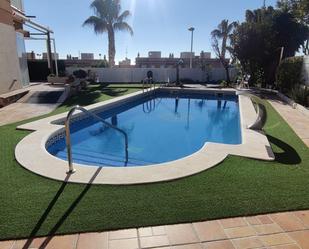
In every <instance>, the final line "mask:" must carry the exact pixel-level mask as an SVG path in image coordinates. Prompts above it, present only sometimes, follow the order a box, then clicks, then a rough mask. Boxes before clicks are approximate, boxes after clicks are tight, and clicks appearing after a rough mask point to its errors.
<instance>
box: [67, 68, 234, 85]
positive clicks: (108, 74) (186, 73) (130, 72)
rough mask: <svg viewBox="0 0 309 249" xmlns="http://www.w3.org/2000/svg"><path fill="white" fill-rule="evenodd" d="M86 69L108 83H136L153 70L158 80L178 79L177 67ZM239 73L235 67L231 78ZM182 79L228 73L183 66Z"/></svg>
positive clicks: (214, 78)
mask: <svg viewBox="0 0 309 249" xmlns="http://www.w3.org/2000/svg"><path fill="white" fill-rule="evenodd" d="M77 69H79V68H76V67H68V68H66V71H67V74H72V73H73V72H74V71H75V70H77ZM82 69H83V70H85V71H88V70H91V72H93V73H96V75H98V77H99V79H100V81H101V82H107V83H114V82H117V83H120V82H126V83H134V82H141V81H142V80H143V79H145V78H146V76H147V72H148V71H152V72H153V78H154V80H155V81H156V82H168V81H169V82H174V81H176V68H82ZM236 74H237V71H236V70H235V69H231V70H230V76H231V79H233V78H234V77H235V76H236ZM179 78H180V79H191V80H193V81H198V82H207V81H219V80H225V79H226V73H225V70H224V69H223V68H213V69H211V71H210V72H205V71H203V70H201V69H198V68H192V69H190V68H181V69H180V70H179Z"/></svg>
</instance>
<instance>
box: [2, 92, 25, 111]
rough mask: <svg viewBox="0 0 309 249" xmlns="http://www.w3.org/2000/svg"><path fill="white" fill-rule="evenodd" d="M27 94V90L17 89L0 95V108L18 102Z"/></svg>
mask: <svg viewBox="0 0 309 249" xmlns="http://www.w3.org/2000/svg"><path fill="white" fill-rule="evenodd" d="M28 92H29V89H18V90H15V91H11V92H8V93H4V94H1V95H0V107H4V106H7V105H9V104H12V103H14V102H16V101H17V100H19V99H20V98H21V97H23V96H24V95H26V94H27V93H28Z"/></svg>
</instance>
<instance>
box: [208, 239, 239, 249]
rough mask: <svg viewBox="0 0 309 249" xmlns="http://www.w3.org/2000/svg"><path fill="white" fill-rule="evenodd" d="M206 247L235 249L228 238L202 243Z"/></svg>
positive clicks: (209, 248) (211, 248) (210, 248)
mask: <svg viewBox="0 0 309 249" xmlns="http://www.w3.org/2000/svg"><path fill="white" fill-rule="evenodd" d="M204 246H205V248H206V249H235V247H234V246H233V244H232V242H231V241H229V240H221V241H213V242H207V243H204Z"/></svg>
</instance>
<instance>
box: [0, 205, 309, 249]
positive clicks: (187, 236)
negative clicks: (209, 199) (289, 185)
mask: <svg viewBox="0 0 309 249" xmlns="http://www.w3.org/2000/svg"><path fill="white" fill-rule="evenodd" d="M308 221H309V210H305V211H295V212H283V213H276V214H266V215H257V216H250V217H237V218H229V219H220V220H212V221H202V222H194V223H186V224H177V225H166V226H156V227H142V228H133V229H124V230H117V231H110V232H98V233H83V234H72V235H64V236H55V237H43V238H34V239H28V240H16V241H2V242H0V249H25V248H47V249H144V248H149V249H150V248H153V249H159V248H161V249H250V248H256V249H307V248H309V224H308Z"/></svg>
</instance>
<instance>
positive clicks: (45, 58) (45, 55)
mask: <svg viewBox="0 0 309 249" xmlns="http://www.w3.org/2000/svg"><path fill="white" fill-rule="evenodd" d="M47 55H48V53H43V54H42V56H43V57H42V59H43V60H47V59H48V56H47ZM55 57H56V58H55ZM52 59H53V60H55V59H56V60H59V54H58V53H52Z"/></svg>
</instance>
